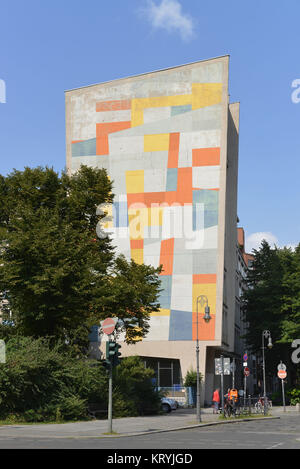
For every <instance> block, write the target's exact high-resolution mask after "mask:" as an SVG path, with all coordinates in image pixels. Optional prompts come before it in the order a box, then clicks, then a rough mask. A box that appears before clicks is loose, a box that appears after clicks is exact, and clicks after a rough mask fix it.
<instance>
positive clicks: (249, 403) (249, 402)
mask: <svg viewBox="0 0 300 469" xmlns="http://www.w3.org/2000/svg"><path fill="white" fill-rule="evenodd" d="M248 405H249V415H251V396H250V394H249V401H248Z"/></svg>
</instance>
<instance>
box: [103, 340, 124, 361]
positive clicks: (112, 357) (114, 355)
mask: <svg viewBox="0 0 300 469" xmlns="http://www.w3.org/2000/svg"><path fill="white" fill-rule="evenodd" d="M120 348H121V345H119V344H117V342H112V341H111V340H110V341H108V342H106V362H108V363H109V364H110V365H111V366H117V365H119V364H120V360H119V357H120V356H121V353H120V352H119V349H120Z"/></svg>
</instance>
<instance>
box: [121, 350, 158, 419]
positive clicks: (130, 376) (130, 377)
mask: <svg viewBox="0 0 300 469" xmlns="http://www.w3.org/2000/svg"><path fill="white" fill-rule="evenodd" d="M153 376H154V371H153V370H152V369H150V368H145V366H144V363H143V361H142V360H141V358H140V357H138V356H132V357H126V358H123V360H122V363H121V365H119V366H118V367H117V369H116V376H115V395H117V396H118V399H117V400H116V401H115V402H114V415H115V416H117V417H125V416H128V415H131V416H136V415H145V414H155V413H158V412H159V411H160V408H161V395H160V393H158V392H156V391H155V388H154V386H153V385H152V381H151V379H152V378H153ZM121 402H122V404H121Z"/></svg>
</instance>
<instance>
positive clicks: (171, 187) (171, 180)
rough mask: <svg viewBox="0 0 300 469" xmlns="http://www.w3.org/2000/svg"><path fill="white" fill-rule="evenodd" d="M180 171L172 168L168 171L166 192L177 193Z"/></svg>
mask: <svg viewBox="0 0 300 469" xmlns="http://www.w3.org/2000/svg"><path fill="white" fill-rule="evenodd" d="M177 179H178V169H177V168H170V169H168V170H167V188H166V191H167V192H170V191H177Z"/></svg>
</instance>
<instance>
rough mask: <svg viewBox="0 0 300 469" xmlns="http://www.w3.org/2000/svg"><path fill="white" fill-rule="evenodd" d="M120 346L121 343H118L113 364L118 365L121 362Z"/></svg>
mask: <svg viewBox="0 0 300 469" xmlns="http://www.w3.org/2000/svg"><path fill="white" fill-rule="evenodd" d="M120 348H121V345H119V344H117V343H116V346H115V355H114V361H113V366H118V365H120V363H121V362H120V360H119V357H120V356H121V352H119V350H120Z"/></svg>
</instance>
